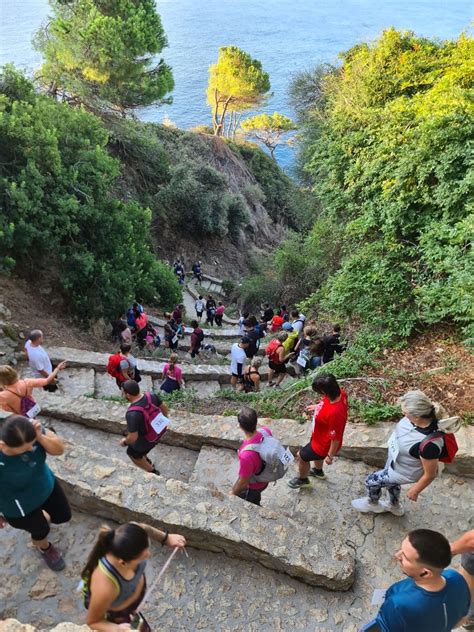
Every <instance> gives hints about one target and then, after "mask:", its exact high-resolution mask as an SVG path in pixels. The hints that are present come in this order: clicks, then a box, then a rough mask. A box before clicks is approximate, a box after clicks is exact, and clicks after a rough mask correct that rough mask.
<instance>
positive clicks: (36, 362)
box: [25, 340, 53, 377]
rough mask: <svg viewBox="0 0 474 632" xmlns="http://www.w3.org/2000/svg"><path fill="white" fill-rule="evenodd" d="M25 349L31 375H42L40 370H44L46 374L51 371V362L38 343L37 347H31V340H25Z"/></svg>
mask: <svg viewBox="0 0 474 632" xmlns="http://www.w3.org/2000/svg"><path fill="white" fill-rule="evenodd" d="M25 349H26V352H27V354H28V361H29V363H30V373H31V375H32V376H33V377H44V375H42V374H41V373H40V371H46V373H47V374H48V375H49V374H50V373H52V372H53V365H52V364H51V360H50V359H49V355H48V354H47V353H46V351H45V350H44V349H43V347H42V346H41V345H39V347H33V345H32V344H31V340H27V341H26V344H25Z"/></svg>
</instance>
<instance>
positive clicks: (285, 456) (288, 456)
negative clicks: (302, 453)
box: [280, 448, 295, 465]
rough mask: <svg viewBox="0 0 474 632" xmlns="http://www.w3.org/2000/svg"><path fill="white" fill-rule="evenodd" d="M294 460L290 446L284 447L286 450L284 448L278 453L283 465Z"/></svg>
mask: <svg viewBox="0 0 474 632" xmlns="http://www.w3.org/2000/svg"><path fill="white" fill-rule="evenodd" d="M294 460H295V457H294V456H293V454H292V452H291V450H290V448H286V450H284V451H283V452H282V453H281V455H280V461H281V462H282V463H283V465H289V464H290V463H292V462H293V461H294Z"/></svg>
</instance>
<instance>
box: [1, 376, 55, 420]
mask: <svg viewBox="0 0 474 632" xmlns="http://www.w3.org/2000/svg"><path fill="white" fill-rule="evenodd" d="M47 381H48V379H47V378H46V377H41V378H35V379H33V378H32V379H26V380H18V382H16V383H15V384H12V385H11V386H6V387H5V390H3V391H0V409H1V410H6V411H7V412H9V413H15V415H20V414H21V399H22V397H25V396H26V395H27V396H28V397H31V393H32V391H33V389H34V388H42V387H43V386H46V383H47Z"/></svg>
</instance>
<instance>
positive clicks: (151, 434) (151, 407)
mask: <svg viewBox="0 0 474 632" xmlns="http://www.w3.org/2000/svg"><path fill="white" fill-rule="evenodd" d="M145 397H146V404H145V406H138V405H137V404H134V405H133V406H129V408H128V411H133V410H138V411H140V412H141V413H142V415H143V419H144V421H145V434H144V435H143V438H144V439H145V440H146V441H149V442H150V443H155V441H158V440H159V439H161V437H162V436H163V435H164V434H165V432H166V431H167V429H168V428H165V429H164V430H163V431H162V432H160V434H158V433H157V432H155V430H154V429H153V428H152V425H151V422H152V421H153V419H154V418H155V417H156V416H157V415H159V414H160V413H161V408H160V407H159V406H157V405H156V404H154V403H153V401H152V399H151V393H148V392H147V393H145ZM128 411H127V412H128Z"/></svg>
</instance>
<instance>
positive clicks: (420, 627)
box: [361, 529, 470, 632]
mask: <svg viewBox="0 0 474 632" xmlns="http://www.w3.org/2000/svg"><path fill="white" fill-rule="evenodd" d="M395 557H396V559H397V560H398V562H399V564H400V568H401V571H402V573H403V574H404V575H407V579H403V580H402V581H400V582H397V583H396V584H393V585H392V586H390V588H389V589H388V590H387V591H386V593H385V597H384V601H383V603H382V607H381V608H380V610H379V613H378V615H377V616H376V617H375V619H374V620H373V621H371V622H370V623H368V624H367V625H366V626H364V627H363V628H362V630H361V632H449V631H450V630H452V629H453V628H457V627H458V625H459V624H460V623H461V621H462V619H463V618H464V617H465V616H466V614H467V612H468V610H469V603H470V594H469V588H468V586H467V584H466V581H465V579H464V578H463V576H462V575H461V574H460V573H458V572H457V571H454V570H452V569H447V570H445V569H446V568H447V567H448V566H449V565H450V564H451V550H450V547H449V542H448V540H447V539H446V538H445V537H444V536H443V535H441V533H437V532H436V531H431V530H430V529H416V530H415V531H411V532H410V533H409V534H408V535H407V537H406V538H405V539H404V540H403V542H402V545H401V547H400V550H399V551H398V552H397V553H396V554H395Z"/></svg>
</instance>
